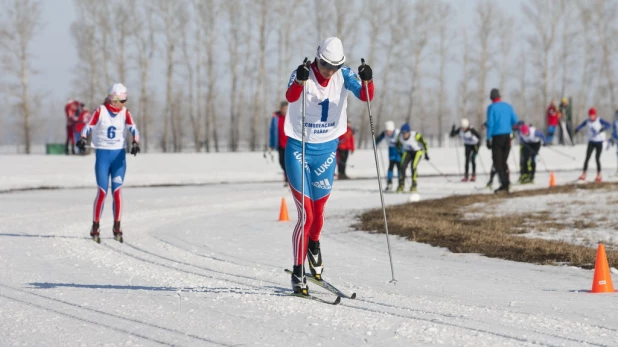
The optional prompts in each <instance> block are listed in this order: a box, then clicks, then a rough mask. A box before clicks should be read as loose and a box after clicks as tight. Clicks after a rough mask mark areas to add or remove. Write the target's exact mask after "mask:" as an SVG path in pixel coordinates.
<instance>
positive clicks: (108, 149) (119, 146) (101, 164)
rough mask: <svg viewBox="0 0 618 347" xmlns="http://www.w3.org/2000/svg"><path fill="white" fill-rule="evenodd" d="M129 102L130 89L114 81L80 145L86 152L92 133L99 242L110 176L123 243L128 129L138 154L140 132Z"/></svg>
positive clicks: (95, 237) (116, 230) (117, 228)
mask: <svg viewBox="0 0 618 347" xmlns="http://www.w3.org/2000/svg"><path fill="white" fill-rule="evenodd" d="M126 101H127V88H126V87H125V86H124V85H122V84H121V83H116V84H114V85H113V86H112V87H111V88H110V89H109V91H108V95H107V98H105V103H104V104H103V105H101V106H99V107H98V108H97V109H96V110H95V112H94V113H93V114H92V117H91V118H90V121H89V122H88V123H87V124H86V126H85V127H84V129H83V130H82V134H81V139H80V140H79V141H78V143H77V146H78V147H79V148H80V149H81V150H82V151H83V150H84V149H85V148H86V139H87V138H88V135H90V134H91V133H92V144H91V146H92V148H94V149H95V150H96V161H95V164H94V171H95V175H96V179H97V186H98V189H97V196H96V198H95V200H94V208H93V216H92V228H91V229H90V236H91V237H92V239H93V240H95V241H96V242H97V243H99V242H101V239H100V237H99V221H100V218H101V214H102V213H103V206H104V203H105V196H106V195H107V188H108V185H109V181H110V177H111V181H112V194H113V199H114V205H113V211H114V227H113V229H112V232H113V234H114V239H115V240H117V241H120V242H123V239H122V229H121V228H120V218H121V216H122V195H121V188H122V184H123V183H124V175H125V172H126V169H127V162H126V153H125V130H126V129H128V130H129V131H130V132H131V134H132V135H133V144H132V145H131V154H133V155H137V153H138V152H139V151H140V148H139V132H138V130H137V127H136V126H135V122H134V121H133V118H132V117H131V113H130V112H129V111H128V110H127V109H126V108H125V107H124V103H125V102H126Z"/></svg>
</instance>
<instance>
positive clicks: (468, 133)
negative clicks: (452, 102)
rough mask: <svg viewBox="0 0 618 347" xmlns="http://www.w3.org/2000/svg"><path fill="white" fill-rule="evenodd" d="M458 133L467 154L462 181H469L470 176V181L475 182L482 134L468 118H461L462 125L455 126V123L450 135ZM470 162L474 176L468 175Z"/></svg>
mask: <svg viewBox="0 0 618 347" xmlns="http://www.w3.org/2000/svg"><path fill="white" fill-rule="evenodd" d="M457 135H459V136H461V138H462V140H463V143H464V147H465V155H466V164H465V174H464V177H463V179H462V180H461V181H462V182H468V178H470V181H472V182H474V181H476V156H477V155H478V153H479V142H480V141H481V135H480V134H479V133H478V131H476V129H474V128H473V127H471V126H470V121H468V119H467V118H463V119H462V120H461V127H459V128H455V124H453V127H452V128H451V134H450V137H455V136H457ZM470 164H472V176H468V172H469V167H470Z"/></svg>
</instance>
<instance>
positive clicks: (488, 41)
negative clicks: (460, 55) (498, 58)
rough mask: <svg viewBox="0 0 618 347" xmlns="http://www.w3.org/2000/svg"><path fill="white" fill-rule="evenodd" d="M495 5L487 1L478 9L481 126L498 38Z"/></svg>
mask: <svg viewBox="0 0 618 347" xmlns="http://www.w3.org/2000/svg"><path fill="white" fill-rule="evenodd" d="M495 12H496V9H495V4H492V3H490V2H489V1H487V0H483V1H481V2H479V3H478V5H477V7H476V22H477V23H478V25H477V26H476V37H477V44H478V50H479V51H478V56H477V57H476V59H474V62H475V67H476V70H475V73H476V74H477V76H478V78H477V88H476V97H477V100H476V124H481V123H482V122H483V119H484V116H485V105H486V104H487V102H486V101H485V100H487V99H486V98H487V95H489V94H488V93H487V87H486V83H487V76H488V75H489V71H490V65H489V62H490V59H491V57H492V55H493V40H494V38H495V36H496V17H495Z"/></svg>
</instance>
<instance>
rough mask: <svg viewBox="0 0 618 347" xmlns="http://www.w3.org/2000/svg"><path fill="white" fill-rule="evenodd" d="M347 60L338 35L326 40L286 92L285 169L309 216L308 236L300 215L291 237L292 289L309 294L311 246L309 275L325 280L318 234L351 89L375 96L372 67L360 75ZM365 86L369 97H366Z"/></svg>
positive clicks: (362, 69)
mask: <svg viewBox="0 0 618 347" xmlns="http://www.w3.org/2000/svg"><path fill="white" fill-rule="evenodd" d="M345 60H346V57H345V55H344V53H343V44H342V43H341V40H340V39H339V38H336V37H329V38H327V39H325V40H324V41H323V42H322V44H320V46H319V47H318V50H317V54H316V57H315V59H314V61H313V63H311V64H310V65H309V64H307V65H305V64H302V65H300V66H298V68H297V69H296V71H295V72H293V73H292V76H291V77H290V81H289V83H288V89H287V92H286V94H285V95H286V99H287V100H288V101H289V102H290V106H289V109H288V116H287V117H286V119H285V134H286V135H287V136H288V143H287V146H286V149H285V157H286V159H285V165H286V169H287V171H286V172H287V174H288V181H289V182H290V188H291V190H292V194H293V196H294V200H295V201H296V207H297V208H298V210H299V211H298V215H299V216H301V215H302V213H303V211H301V199H304V202H305V211H304V214H305V216H306V217H305V218H306V219H305V225H304V239H303V238H302V237H301V235H303V234H302V233H301V228H302V227H303V225H301V223H302V222H301V218H300V217H299V220H298V223H297V224H296V227H295V228H294V234H293V236H292V243H293V250H294V269H293V274H292V276H291V277H292V278H291V280H292V288H293V289H294V293H297V294H304V295H308V294H309V289H308V287H307V279H306V278H305V277H304V271H303V264H304V262H305V256H306V254H307V250H308V251H309V252H308V253H309V255H308V257H307V258H308V260H309V268H310V270H311V274H312V275H314V276H315V277H316V278H318V279H321V276H322V272H323V270H324V267H323V263H322V253H321V251H320V233H321V232H322V225H323V224H324V207H325V204H326V201H327V200H328V197H329V196H330V191H331V188H332V184H333V178H334V176H335V160H336V156H337V155H336V151H337V145H338V142H339V141H338V139H339V136H341V135H343V134H345V133H346V131H347V128H346V125H347V119H348V116H347V113H346V110H347V96H348V92H350V91H351V92H352V93H354V95H355V96H356V97H357V98H358V99H360V100H362V101H367V98H369V99H373V93H374V85H373V80H372V78H373V76H372V71H371V67H369V65H361V66H360V67H359V74H358V76H357V75H356V73H354V71H352V69H350V68H349V67H348V66H345V65H343V63H344V62H345ZM359 78H360V80H359ZM361 81H362V82H361ZM365 84H366V85H367V89H368V91H369V95H366V92H365V87H364V85H365ZM303 85H304V88H306V93H307V98H306V102H305V106H306V120H305V126H306V134H305V141H306V144H305V146H306V147H305V151H306V152H305V167H304V168H303V167H302V164H301V163H302V142H301V141H302V135H301V134H302V98H301V94H302V92H303ZM302 175H304V176H305V187H304V191H305V196H304V197H302V196H301V192H302V188H301V182H302ZM307 248H308V249H307Z"/></svg>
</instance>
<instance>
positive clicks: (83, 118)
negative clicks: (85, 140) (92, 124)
mask: <svg viewBox="0 0 618 347" xmlns="http://www.w3.org/2000/svg"><path fill="white" fill-rule="evenodd" d="M80 110H81V112H80V113H79V115H78V116H77V120H76V121H75V126H74V128H75V133H74V134H75V141H76V142H77V141H79V139H80V137H81V133H82V130H84V126H85V125H86V123H88V121H89V120H90V112H89V111H88V107H86V105H84V104H80ZM77 153H79V154H84V153H82V151H81V150H80V149H79V148H78V149H77Z"/></svg>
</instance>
